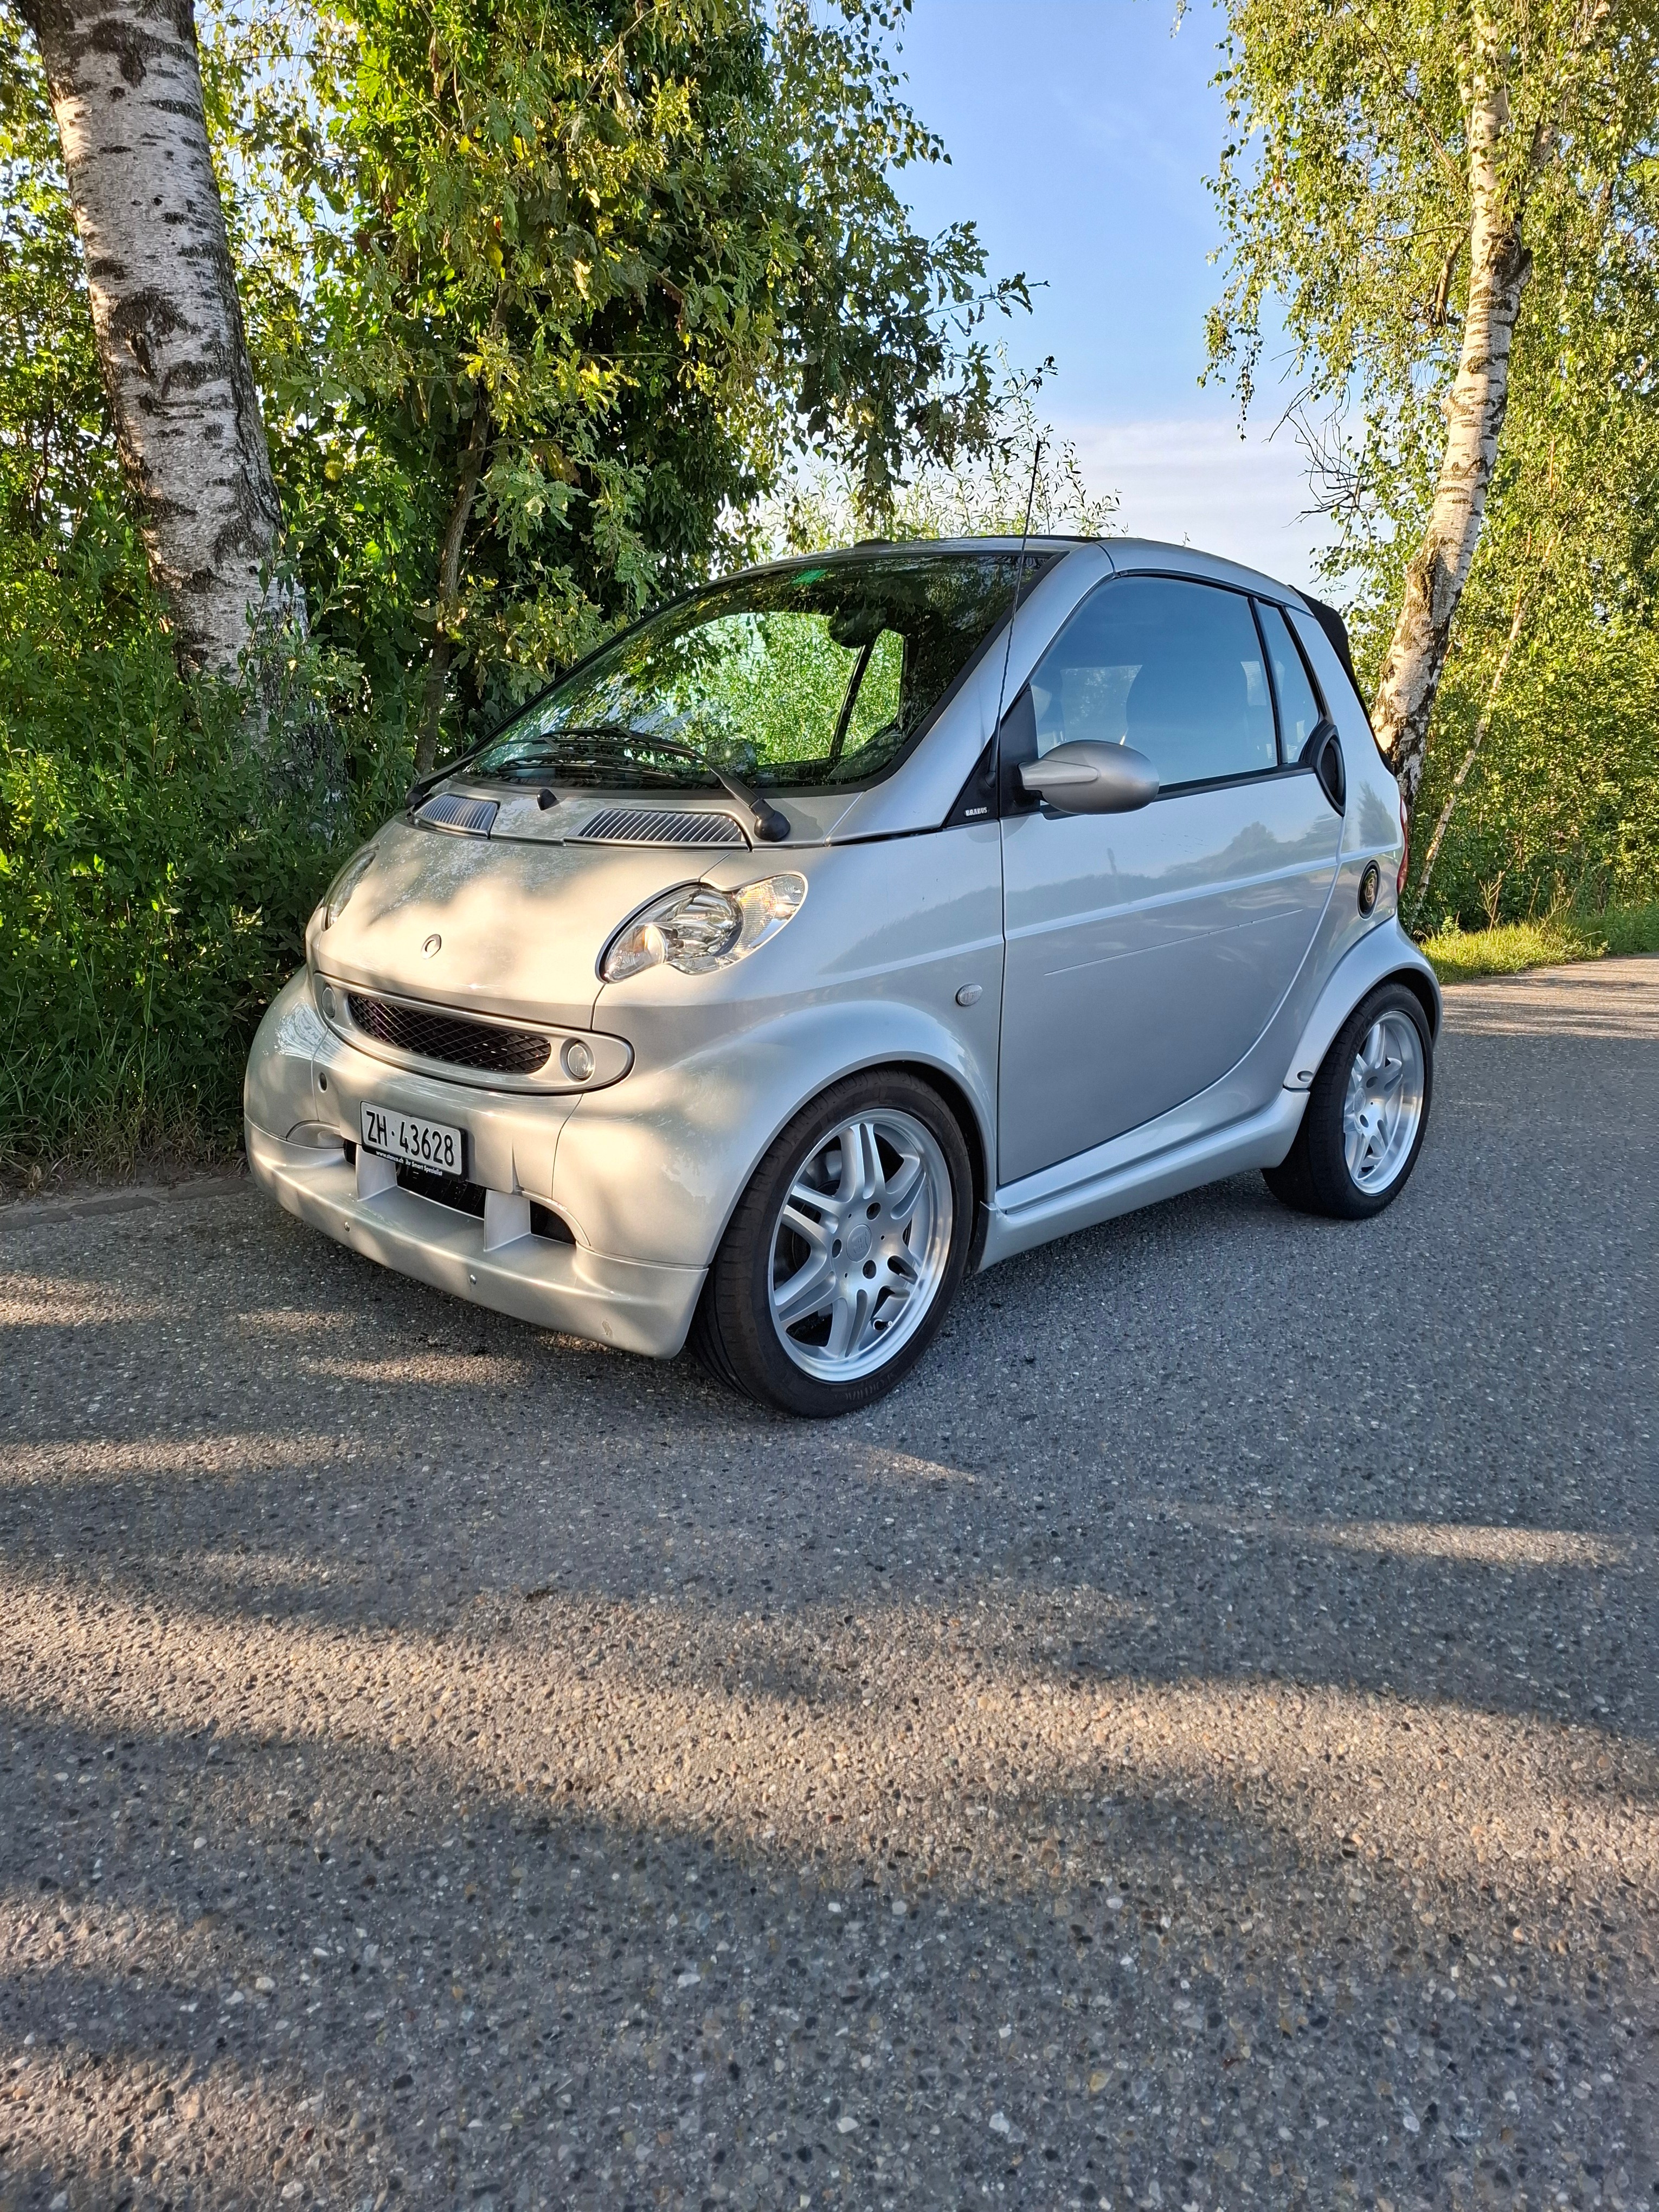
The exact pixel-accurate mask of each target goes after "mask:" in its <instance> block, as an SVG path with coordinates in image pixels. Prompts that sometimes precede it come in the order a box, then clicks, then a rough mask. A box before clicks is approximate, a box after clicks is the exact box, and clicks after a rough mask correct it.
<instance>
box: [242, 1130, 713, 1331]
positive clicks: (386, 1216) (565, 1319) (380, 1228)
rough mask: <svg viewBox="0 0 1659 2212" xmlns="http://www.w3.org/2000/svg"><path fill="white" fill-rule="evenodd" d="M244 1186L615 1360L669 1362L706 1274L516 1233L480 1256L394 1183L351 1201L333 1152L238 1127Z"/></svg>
mask: <svg viewBox="0 0 1659 2212" xmlns="http://www.w3.org/2000/svg"><path fill="white" fill-rule="evenodd" d="M244 1126H245V1128H246V1138H247V1159H248V1166H249V1169H250V1170H251V1171H252V1176H253V1179H254V1181H255V1182H258V1183H262V1184H263V1185H264V1188H266V1189H267V1190H268V1191H270V1194H272V1196H273V1197H274V1198H275V1199H276V1201H277V1203H278V1204H279V1205H280V1206H284V1207H285V1208H286V1209H287V1211H288V1212H289V1213H292V1214H295V1215H297V1216H298V1218H300V1219H301V1221H305V1222H308V1223H309V1224H310V1225H311V1226H312V1227H313V1229H320V1230H322V1231H324V1232H325V1234H326V1235H328V1236H330V1237H333V1238H334V1239H335V1240H336V1242H337V1243H341V1244H344V1245H347V1246H349V1248H350V1249H352V1250H354V1251H357V1252H362V1253H365V1254H366V1255H368V1258H369V1259H371V1260H377V1261H379V1262H380V1265H381V1266H382V1267H392V1268H394V1269H396V1271H397V1272H398V1273H399V1274H402V1275H412V1276H414V1277H415V1279H416V1281H418V1282H422V1283H430V1284H432V1285H433V1286H434V1287H435V1289H437V1290H441V1291H450V1292H451V1293H452V1294H453V1296H454V1297H458V1298H466V1299H469V1300H470V1301H471V1303H472V1304H474V1305H481V1306H489V1307H491V1308H492V1309H493V1310H495V1312H497V1313H504V1314H511V1315H512V1316H513V1317H514V1319H516V1320H518V1321H526V1322H533V1323H534V1324H535V1325H536V1326H537V1327H538V1328H550V1329H556V1330H557V1331H559V1332H560V1333H561V1334H564V1335H567V1336H580V1337H586V1339H587V1340H589V1341H590V1342H592V1343H594V1344H605V1345H611V1346H615V1347H616V1348H617V1350H618V1351H622V1352H645V1353H647V1355H648V1356H651V1357H653V1358H664V1359H665V1358H671V1357H672V1356H673V1354H674V1353H675V1352H678V1351H679V1349H680V1347H681V1346H682V1345H684V1342H685V1338H686V1333H687V1331H688V1330H689V1329H690V1326H691V1316H692V1314H693V1312H694V1311H695V1310H696V1304H697V1298H698V1296H699V1294H700V1292H701V1291H702V1285H703V1278H704V1275H705V1273H707V1270H706V1269H704V1268H702V1267H667V1266H664V1265H661V1264H660V1263H652V1262H646V1261H634V1260H612V1259H608V1258H606V1257H605V1256H604V1255H601V1254H599V1253H598V1252H592V1251H589V1250H588V1249H586V1246H584V1245H580V1244H560V1243H553V1242H552V1241H551V1240H550V1238H547V1237H531V1236H522V1237H516V1238H514V1239H513V1242H512V1243H505V1244H503V1243H497V1244H495V1246H494V1247H493V1249H486V1245H485V1237H486V1230H485V1225H484V1223H483V1221H481V1220H477V1219H475V1218H474V1217H473V1216H472V1215H471V1214H467V1213H461V1212H457V1211H456V1210H455V1209H454V1208H453V1206H441V1205H438V1204H437V1203H436V1202H435V1201H434V1200H431V1199H428V1198H422V1197H420V1196H418V1195H417V1194H416V1193H415V1192H414V1191H411V1190H404V1189H403V1188H401V1187H399V1186H397V1185H394V1186H393V1187H392V1188H390V1189H387V1190H381V1191H379V1192H377V1193H375V1194H374V1195H373V1196H372V1197H364V1196H362V1195H360V1194H359V1192H358V1188H357V1174H356V1169H355V1168H354V1167H353V1166H352V1165H351V1164H349V1162H348V1161H347V1159H346V1158H345V1154H344V1152H343V1151H341V1150H337V1149H336V1148H334V1147H333V1146H330V1147H328V1148H327V1149H326V1150H324V1151H314V1150H313V1149H311V1148H310V1147H308V1146H304V1145H291V1144H288V1143H286V1142H285V1141H284V1140H283V1139H282V1138H280V1137H274V1136H272V1135H271V1134H270V1132H269V1131H268V1130H265V1129H261V1128H259V1127H258V1126H257V1125H256V1124H255V1123H254V1122H253V1121H251V1120H250V1121H246V1123H245V1125H244Z"/></svg>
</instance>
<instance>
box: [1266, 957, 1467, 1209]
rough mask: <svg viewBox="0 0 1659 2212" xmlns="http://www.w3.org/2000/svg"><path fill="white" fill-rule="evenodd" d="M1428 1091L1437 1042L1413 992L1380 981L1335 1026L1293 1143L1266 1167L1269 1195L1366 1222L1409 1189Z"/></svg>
mask: <svg viewBox="0 0 1659 2212" xmlns="http://www.w3.org/2000/svg"><path fill="white" fill-rule="evenodd" d="M1433 1091H1434V1041H1433V1039H1432V1037H1431V1036H1430V1034H1429V1024H1428V1017H1427V1016H1426V1015H1425V1012H1423V1006H1422V1002H1421V1000H1419V998H1418V996H1417V994H1416V993H1415V992H1414V991H1413V990H1411V989H1410V988H1409V987H1407V985H1406V984H1404V983H1384V984H1383V985H1382V986H1381V987H1380V988H1378V989H1377V990H1375V991H1373V992H1372V993H1371V994H1370V997H1369V998H1368V999H1365V1000H1363V1001H1362V1002H1361V1003H1360V1005H1359V1006H1356V1007H1355V1009H1354V1011H1353V1012H1352V1014H1350V1015H1349V1017H1348V1018H1347V1020H1346V1022H1345V1023H1344V1024H1343V1025H1342V1027H1341V1029H1340V1030H1339V1031H1338V1033H1337V1036H1336V1038H1335V1040H1334V1042H1333V1044H1332V1046H1331V1048H1330V1050H1329V1051H1328V1053H1327V1054H1326V1055H1325V1058H1324V1060H1323V1062H1322V1065H1321V1067H1320V1070H1319V1073H1318V1074H1317V1075H1316V1076H1315V1078H1314V1080H1313V1086H1312V1088H1311V1090H1310V1091H1309V1093H1308V1110H1307V1112H1306V1113H1305V1114H1304V1115H1303V1117H1302V1127H1300V1129H1298V1130H1297V1138H1296V1142H1295V1144H1294V1145H1292V1146H1291V1150H1290V1153H1289V1155H1288V1157H1287V1158H1286V1159H1285V1162H1284V1164H1283V1165H1282V1166H1280V1167H1276V1168H1267V1169H1264V1170H1263V1173H1264V1175H1265V1176H1266V1178H1267V1188H1268V1189H1269V1190H1271V1191H1272V1193H1273V1196H1274V1197H1275V1198H1277V1199H1279V1200H1282V1202H1283V1203H1284V1204H1285V1205H1286V1206H1293V1207H1295V1209H1296V1210H1297V1212H1301V1213H1323V1214H1328V1215H1330V1216H1331V1217H1332V1218H1334V1219H1336V1220H1340V1221H1363V1220H1364V1219H1365V1218H1367V1217H1368V1216H1369V1215H1370V1214H1373V1213H1381V1212H1382V1211H1383V1207H1384V1206H1389V1205H1391V1204H1392V1203H1393V1201H1394V1200H1395V1199H1396V1198H1397V1197H1398V1196H1399V1195H1400V1193H1401V1191H1402V1190H1403V1189H1404V1188H1405V1187H1406V1185H1407V1182H1409V1180H1410V1178H1411V1172H1412V1170H1413V1168H1414V1167H1415V1166H1416V1165H1417V1156H1418V1153H1419V1152H1420V1151H1421V1150H1422V1146H1423V1133H1424V1131H1425V1128H1426V1127H1428V1119H1429V1102H1430V1099H1431V1097H1432V1095H1433Z"/></svg>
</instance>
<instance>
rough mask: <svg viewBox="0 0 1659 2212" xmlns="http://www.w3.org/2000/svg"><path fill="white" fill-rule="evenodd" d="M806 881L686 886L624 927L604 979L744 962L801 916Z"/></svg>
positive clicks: (790, 878) (602, 968)
mask: <svg viewBox="0 0 1659 2212" xmlns="http://www.w3.org/2000/svg"><path fill="white" fill-rule="evenodd" d="M805 896H806V878H805V876H797V875H787V876H767V877H765V878H763V879H762V881H761V882H759V883H757V884H744V887H743V889H742V890H738V891H717V890H714V888H713V887H712V885H710V884H682V885H681V887H680V889H679V890H675V891H667V892H665V894H664V896H662V897H661V898H659V899H655V900H653V902H652V903H651V904H650V905H649V906H648V907H647V908H645V910H644V912H643V913H642V914H636V915H635V916H634V919H633V920H632V921H629V922H625V923H624V924H623V927H622V928H620V929H619V930H618V931H617V934H616V935H615V936H614V937H613V938H612V939H611V942H610V944H609V945H606V947H605V952H604V955H603V957H602V958H601V959H600V962H599V974H600V975H602V976H603V977H604V979H605V981H606V982H607V983H620V982H621V981H622V980H623V977H624V976H626V975H638V974H639V973H640V971H641V969H644V968H660V967H669V968H678V969H679V970H680V972H681V974H682V975H707V974H708V970H709V969H711V968H725V967H726V966H728V965H729V964H730V963H732V961H733V960H741V959H742V958H743V957H744V953H745V952H752V951H754V950H755V947H756V946H757V945H764V944H765V942H766V940H767V939H768V938H769V937H775V936H776V935H777V933H778V932H779V931H780V930H781V928H782V927H783V925H784V924H785V922H786V921H789V920H790V918H791V917H792V916H793V915H797V914H799V912H800V908H801V902H802V901H803V900H804V899H805Z"/></svg>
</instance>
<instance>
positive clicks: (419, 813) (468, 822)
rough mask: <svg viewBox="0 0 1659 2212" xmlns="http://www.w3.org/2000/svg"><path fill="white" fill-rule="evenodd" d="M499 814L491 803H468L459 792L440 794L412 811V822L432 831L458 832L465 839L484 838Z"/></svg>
mask: <svg viewBox="0 0 1659 2212" xmlns="http://www.w3.org/2000/svg"><path fill="white" fill-rule="evenodd" d="M500 811H501V805H500V801H499V800H497V799H467V798H465V797H464V796H463V794H462V793H460V792H459V791H440V792H436V793H434V795H433V796H432V797H431V798H430V799H427V800H426V801H425V803H424V804H423V805H420V806H417V807H416V810H415V819H416V821H417V822H424V823H427V824H428V827H430V828H431V829H454V830H459V833H460V834H461V836H464V837H487V836H489V833H490V831H491V829H494V828H495V817H496V815H497V814H498V813H499V812H500Z"/></svg>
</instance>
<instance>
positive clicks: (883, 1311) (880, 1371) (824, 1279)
mask: <svg viewBox="0 0 1659 2212" xmlns="http://www.w3.org/2000/svg"><path fill="white" fill-rule="evenodd" d="M973 1216H974V1189H973V1171H972V1168H971V1166H970V1164H969V1158H968V1148H967V1146H966V1145H965V1144H964V1142H963V1135H962V1132H961V1130H960V1129H959V1128H958V1127H957V1121H956V1117H955V1115H953V1114H952V1113H951V1110H950V1109H949V1108H948V1107H947V1106H946V1105H945V1102H944V1100H943V1099H942V1098H941V1097H939V1094H938V1092H937V1091H933V1090H932V1089H930V1088H929V1086H928V1085H927V1084H925V1083H923V1082H921V1081H920V1080H918V1079H916V1078H915V1077H914V1076H910V1075H906V1074H902V1073H896V1072H893V1073H871V1074H869V1075H865V1076H854V1077H852V1078H850V1079H848V1081H847V1082H845V1083H841V1084H837V1085H836V1087H835V1089H834V1090H833V1091H826V1092H825V1094H824V1095H823V1097H822V1098H819V1099H817V1100H816V1101H815V1102H814V1103H813V1104H812V1105H811V1106H809V1107H807V1108H806V1109H805V1110H804V1111H803V1112H802V1113H801V1114H799V1115H797V1116H796V1118H795V1120H794V1121H792V1122H791V1123H790V1125H789V1127H787V1129H786V1130H785V1131H784V1132H783V1133H782V1135H781V1136H780V1137H779V1138H778V1139H777V1140H776V1142H775V1144H774V1145H773V1146H772V1148H771V1150H770V1151H769V1152H768V1153H767V1155H766V1158H764V1159H763V1161H762V1162H761V1164H760V1166H759V1167H758V1168H757V1170H756V1171H755V1175H754V1178H753V1180H752V1182H750V1186H749V1188H748V1189H747V1190H746V1191H745V1192H744V1195H743V1198H742V1199H741V1200H740V1201H739V1203H738V1210H737V1212H736V1213H735V1214H734V1215H733V1216H732V1225H731V1227H730V1228H729V1229H728V1230H727V1231H726V1237H725V1239H724V1241H723V1242H722V1243H721V1245H720V1250H719V1252H718V1253H717V1254H716V1255H715V1258H714V1266H713V1267H711V1268H710V1270H709V1273H708V1283H707V1285H705V1287H704V1290H703V1295H702V1303H701V1304H700V1305H699V1306H698V1309H697V1317H696V1323H695V1325H694V1328H693V1332H692V1343H693V1346H694V1348H695V1350H696V1352H697V1354H698V1356H699V1357H700V1358H702V1361H703V1364H705V1365H706V1366H707V1367H708V1368H709V1369H710V1370H712V1371H713V1373H714V1374H715V1375H716V1376H719V1377H720V1380H721V1381H723V1382H726V1383H731V1384H732V1385H733V1386H734V1387H735V1388H737V1389H740V1390H743V1391H745V1392H747V1393H748V1395H750V1397H753V1398H758V1399H760V1400H761V1401H763V1403H765V1404H767V1405H771V1406H776V1407H779V1408H780V1409H781V1411H783V1412H785V1413H801V1414H805V1415H809V1416H815V1417H817V1418H820V1419H822V1418H824V1417H826V1416H833V1415H835V1414H837V1413H854V1412H855V1411H856V1410H857V1409H858V1408H859V1407H861V1406H867V1405H869V1404H870V1403H871V1402H872V1401H873V1400H874V1399H877V1398H879V1397H880V1396H882V1395H883V1394H884V1392H886V1391H888V1390H890V1389H892V1387H893V1385H894V1384H895V1383H896V1382H897V1381H898V1380H899V1378H900V1376H902V1375H904V1374H906V1373H908V1370H909V1369H910V1368H912V1367H913V1366H914V1365H915V1363H916V1361H917V1360H918V1359H919V1358H921V1355H922V1353H923V1352H925V1351H926V1350H927V1346H928V1345H929V1344H930V1343H931V1342H932V1341H933V1337H934V1335H935V1334H936V1333H937V1331H938V1329H939V1324H940V1322H942V1321H943V1320H944V1318H945V1309H946V1307H947V1306H948V1305H949V1304H950V1303H951V1298H952V1297H953V1296H954V1295H955V1292H956V1289H957V1284H958V1283H959V1282H960V1281H961V1279H962V1274H963V1267H965V1265H966V1262H967V1256H968V1246H969V1239H970V1237H971V1236H972V1232H973Z"/></svg>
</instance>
